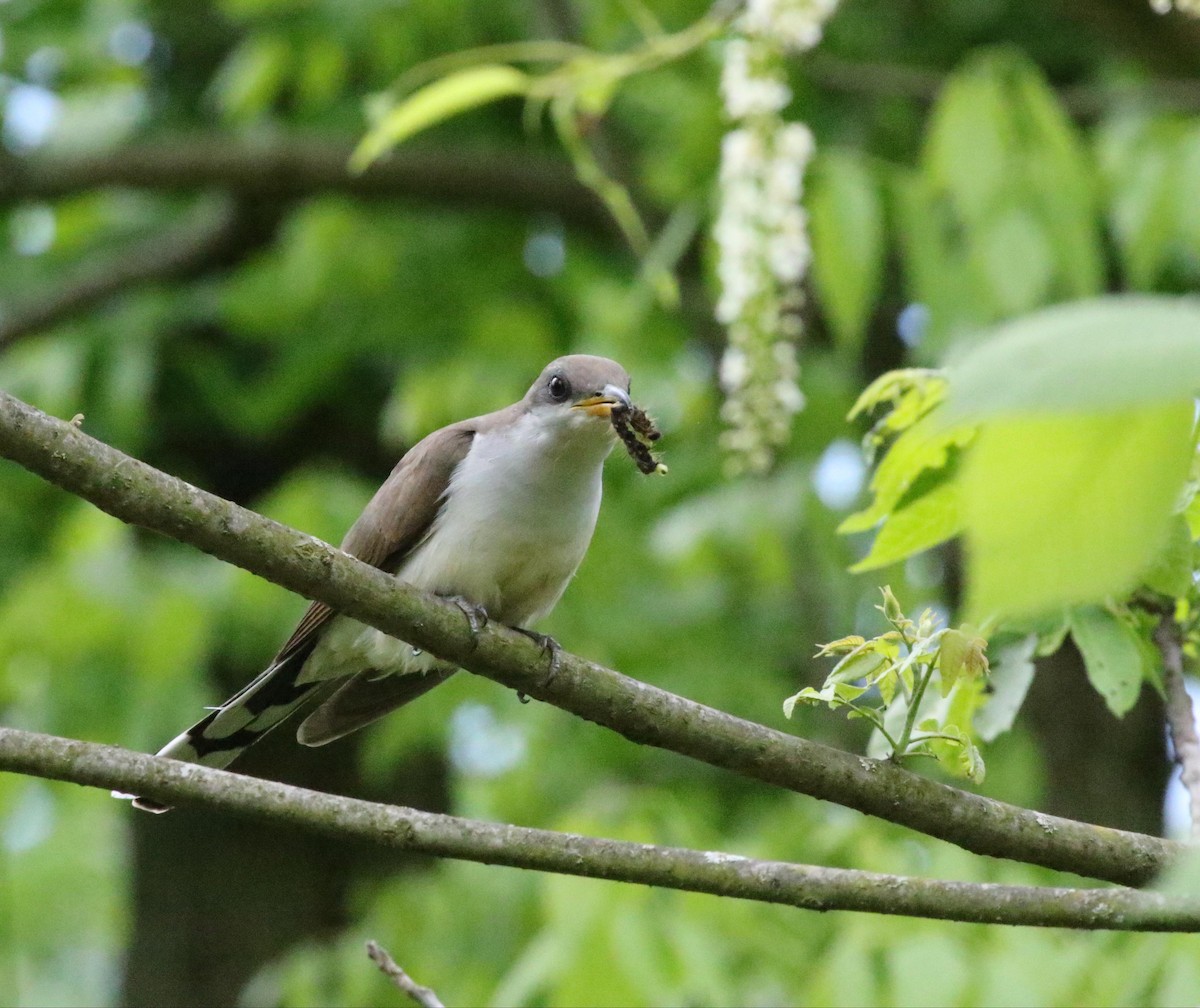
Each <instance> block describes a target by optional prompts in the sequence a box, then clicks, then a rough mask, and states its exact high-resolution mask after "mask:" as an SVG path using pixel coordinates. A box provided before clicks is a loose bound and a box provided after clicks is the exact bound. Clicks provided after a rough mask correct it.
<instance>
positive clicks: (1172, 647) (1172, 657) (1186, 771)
mask: <svg viewBox="0 0 1200 1008" xmlns="http://www.w3.org/2000/svg"><path fill="white" fill-rule="evenodd" d="M1154 642H1155V644H1157V645H1158V650H1159V652H1160V653H1161V654H1162V659H1163V670H1164V673H1165V675H1164V684H1163V685H1164V686H1165V688H1166V694H1167V703H1166V708H1167V727H1168V728H1170V731H1171V745H1172V747H1173V748H1174V750H1175V762H1176V763H1178V764H1179V770H1180V778H1181V780H1182V781H1183V786H1184V788H1185V789H1186V790H1187V794H1188V805H1189V807H1190V809H1191V813H1192V839H1193V840H1200V738H1197V736H1196V712H1195V711H1194V710H1193V709H1192V698H1191V697H1190V696H1188V691H1187V683H1186V681H1185V680H1184V677H1183V649H1182V647H1180V644H1179V635H1178V628H1177V624H1176V623H1175V621H1174V620H1173V619H1171V618H1170V617H1169V616H1164V617H1163V618H1162V619H1161V620H1160V621H1159V624H1158V626H1157V627H1156V628H1155V631H1154Z"/></svg>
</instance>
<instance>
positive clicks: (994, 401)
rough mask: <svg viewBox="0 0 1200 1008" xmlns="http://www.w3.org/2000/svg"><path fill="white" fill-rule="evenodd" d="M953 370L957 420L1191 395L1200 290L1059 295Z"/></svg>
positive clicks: (1199, 383)
mask: <svg viewBox="0 0 1200 1008" xmlns="http://www.w3.org/2000/svg"><path fill="white" fill-rule="evenodd" d="M947 371H948V374H949V378H950V398H949V411H948V412H949V416H950V417H951V418H953V419H955V420H964V419H972V420H977V419H980V418H983V417H988V416H994V415H996V414H999V413H1008V412H1017V411H1028V412H1039V413H1047V412H1056V411H1066V410H1073V411H1078V412H1095V413H1100V412H1103V411H1106V410H1110V409H1120V408H1124V407H1129V406H1140V405H1143V404H1146V403H1154V402H1159V403H1161V402H1168V401H1171V400H1178V399H1182V398H1185V397H1187V396H1192V395H1195V394H1196V393H1197V392H1200V299H1197V298H1169V297H1149V296H1119V297H1106V298H1093V299H1091V300H1088V301H1077V302H1074V303H1072V304H1065V305H1057V306H1055V307H1053V308H1047V309H1045V310H1044V311H1040V312H1036V313H1034V314H1032V315H1028V316H1026V317H1024V318H1022V319H1018V320H1017V321H1015V322H1011V323H1009V324H1008V325H1004V326H1001V327H999V328H998V329H996V330H995V333H994V335H993V336H992V337H991V338H990V339H988V340H987V341H986V342H984V343H978V344H975V345H973V346H972V347H971V348H970V349H969V350H968V351H967V352H965V353H964V354H962V355H961V356H960V357H959V358H958V359H957V360H955V361H953V362H951V364H950V366H949V367H948V369H947Z"/></svg>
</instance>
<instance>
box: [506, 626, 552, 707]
mask: <svg viewBox="0 0 1200 1008" xmlns="http://www.w3.org/2000/svg"><path fill="white" fill-rule="evenodd" d="M513 629H514V630H516V631H517V633H519V634H524V635H525V636H526V637H528V638H529V639H530V640H531V641H533V642H534V643H535V644H536V645H537V646H538V647H540V648H541V649H542V654H544V655H549V656H550V668H549V669H548V670H547V672H546V680H545V681H546V682H547V683H551V682H553V681H554V677H555V676H556V675H558V670H559V667H560V666H559V660H558V656H559V654H560V653H561V652H562V645H561V644H559V643H558V641H556V640H555V639H554V638H553V637H551V636H550V635H549V634H542V633H538V632H537V631H536V630H526V629H525V628H524V627H519V626H518V627H513ZM517 696H518V697H521V696H524V694H522V693H518V694H517ZM524 702H526V701H525V700H523V701H522V703H524Z"/></svg>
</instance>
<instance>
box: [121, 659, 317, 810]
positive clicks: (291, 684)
mask: <svg viewBox="0 0 1200 1008" xmlns="http://www.w3.org/2000/svg"><path fill="white" fill-rule="evenodd" d="M307 657H308V655H307V654H296V655H291V656H289V657H287V658H285V659H284V660H283V661H281V662H278V663H277V664H275V665H272V666H271V667H270V668H268V669H266V670H265V671H264V672H262V673H261V674H260V675H259V676H258V677H257V678H256V679H254V680H253V681H252V682H251V683H250V684H249V685H248V686H246V687H245V688H244V689H242V690H241V691H239V692H238V693H236V694H234V695H233V696H232V697H230V698H229V699H228V700H226V701H225V703H223V704H222V705H221V706H220V707H217V708H216V709H214V710H212V711H210V712H209V713H208V714H207V715H205V716H204V717H203V718H201V719H200V720H199V721H197V722H196V723H195V724H194V725H192V727H191V728H189V729H187V731H185V732H183V733H182V734H181V735H178V736H176V737H175V738H174V739H172V740H171V741H170V742H168V743H167V744H166V745H165V746H163V747H162V749H160V750H159V751H158V754H157V755H159V756H168V757H170V758H171V759H177V760H182V761H183V762H185V763H199V764H200V765H201V766H207V767H214V768H216V769H224V768H225V767H227V766H229V764H230V763H232V762H233V761H234V760H236V759H237V758H238V757H239V756H240V755H241V754H242V753H243V752H245V751H246V750H247V749H248V748H249V747H250V746H252V745H253V744H254V743H255V742H257V741H258V740H259V739H260V738H262V737H263V736H264V735H265V734H267V732H269V731H270V730H271V729H272V728H274V727H275V726H276V725H278V724H279V723H280V722H282V721H284V720H285V719H286V718H287V717H288V715H290V714H291V713H292V712H293V711H295V710H296V708H297V707H299V706H301V705H302V704H303V703H304V702H305V701H306V700H308V699H309V697H311V696H313V695H314V694H315V693H316V692H318V691H321V690H326V689H329V688H330V687H331V686H332V685H333V684H332V683H330V682H319V681H318V682H298V681H297V680H298V679H299V677H300V672H301V670H302V669H303V667H304V660H305V659H306V658H307ZM133 804H134V806H135V807H136V808H140V809H144V810H145V811H147V812H166V811H167V809H168V807H169V806H165V805H161V804H159V803H158V802H155V801H153V800H151V799H146V798H141V797H137V796H134V799H133Z"/></svg>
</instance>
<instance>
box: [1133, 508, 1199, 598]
mask: <svg viewBox="0 0 1200 1008" xmlns="http://www.w3.org/2000/svg"><path fill="white" fill-rule="evenodd" d="M1194 557H1195V548H1194V546H1193V543H1192V533H1191V530H1190V529H1189V528H1188V523H1187V521H1186V520H1185V518H1184V517H1183V515H1175V516H1174V517H1172V518H1171V523H1170V525H1169V527H1168V530H1167V541H1166V542H1165V543H1164V544H1163V548H1162V549H1161V550H1159V551H1158V556H1157V557H1155V559H1154V562H1153V563H1152V564H1151V565H1150V569H1149V570H1148V571H1147V572H1146V574H1145V575H1144V576H1143V578H1142V580H1143V582H1144V583H1145V585H1146V587H1147V588H1149V589H1150V590H1151V591H1156V592H1160V593H1161V594H1163V595H1169V596H1170V597H1171V598H1181V597H1182V596H1184V595H1186V594H1187V593H1188V590H1189V589H1190V588H1191V587H1192V570H1193V565H1194Z"/></svg>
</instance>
